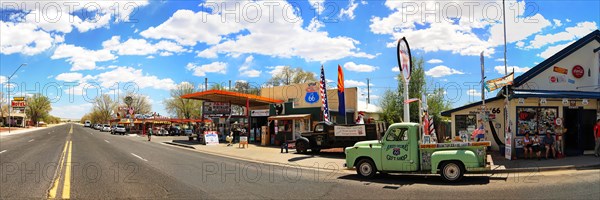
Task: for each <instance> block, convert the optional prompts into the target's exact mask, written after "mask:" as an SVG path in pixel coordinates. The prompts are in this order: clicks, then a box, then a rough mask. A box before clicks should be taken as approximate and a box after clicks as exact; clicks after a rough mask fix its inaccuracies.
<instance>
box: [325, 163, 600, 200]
mask: <svg viewBox="0 0 600 200" xmlns="http://www.w3.org/2000/svg"><path fill="white" fill-rule="evenodd" d="M340 179H344V180H351V181H353V182H343V183H344V184H341V185H347V186H342V187H338V188H335V190H334V191H332V192H331V194H332V195H333V196H329V197H328V198H335V199H337V198H354V199H361V198H373V197H376V198H378V199H399V198H400V199H404V198H419V199H439V198H441V197H443V198H444V199H464V198H469V199H472V198H476V199H597V197H598V196H599V195H600V170H598V169H595V170H577V171H576V170H572V171H562V172H552V173H545V172H542V173H540V172H535V173H514V174H498V175H493V176H491V175H489V176H484V175H469V176H467V177H465V178H464V180H462V181H461V182H459V183H445V182H443V181H442V180H441V178H440V177H439V176H429V177H426V176H417V175H396V174H389V175H378V176H376V177H375V178H374V179H370V180H365V179H361V178H359V177H358V175H345V176H342V177H340ZM347 188H354V189H352V190H348V191H352V192H348V193H344V191H346V189H347ZM359 191H363V192H359ZM373 195H376V196H373Z"/></svg>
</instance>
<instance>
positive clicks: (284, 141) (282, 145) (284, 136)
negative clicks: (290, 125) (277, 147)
mask: <svg viewBox="0 0 600 200" xmlns="http://www.w3.org/2000/svg"><path fill="white" fill-rule="evenodd" d="M281 134H283V141H282V142H281V153H283V149H284V148H285V153H288V142H287V134H286V133H281Z"/></svg>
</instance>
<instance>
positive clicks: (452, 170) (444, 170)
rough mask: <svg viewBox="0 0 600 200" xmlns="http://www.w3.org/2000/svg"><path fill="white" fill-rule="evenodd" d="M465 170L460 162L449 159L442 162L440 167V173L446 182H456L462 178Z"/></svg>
mask: <svg viewBox="0 0 600 200" xmlns="http://www.w3.org/2000/svg"><path fill="white" fill-rule="evenodd" d="M464 173H465V170H464V169H463V167H462V164H461V163H458V162H455V161H450V162H445V163H444V164H442V167H441V169H440V175H441V176H442V178H443V179H444V181H447V182H456V181H459V180H460V179H462V177H463V175H464Z"/></svg>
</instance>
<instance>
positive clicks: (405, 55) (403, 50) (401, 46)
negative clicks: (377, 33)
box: [397, 37, 412, 81]
mask: <svg viewBox="0 0 600 200" xmlns="http://www.w3.org/2000/svg"><path fill="white" fill-rule="evenodd" d="M397 51H398V52H397V53H398V67H399V68H400V71H401V72H402V77H404V81H409V80H410V75H411V73H412V63H411V60H410V59H411V54H410V48H409V46H408V41H406V38H405V37H403V38H402V39H400V40H398V47H397Z"/></svg>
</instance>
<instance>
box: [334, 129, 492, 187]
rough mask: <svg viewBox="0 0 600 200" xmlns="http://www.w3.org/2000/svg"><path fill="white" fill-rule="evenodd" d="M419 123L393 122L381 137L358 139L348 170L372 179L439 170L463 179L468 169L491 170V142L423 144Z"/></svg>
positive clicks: (449, 177)
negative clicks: (368, 139) (488, 164)
mask: <svg viewBox="0 0 600 200" xmlns="http://www.w3.org/2000/svg"><path fill="white" fill-rule="evenodd" d="M420 127H421V126H420V125H419V124H417V123H396V124H392V125H391V126H390V127H389V128H388V130H387V131H386V133H385V135H384V136H383V137H382V138H381V139H380V140H371V141H362V142H357V143H356V144H354V146H352V147H347V148H346V149H345V151H344V153H345V154H346V164H345V166H346V167H347V168H348V169H352V168H356V172H357V174H359V175H360V176H363V177H366V178H371V177H373V176H374V175H375V174H376V173H377V172H383V173H417V174H437V173H439V174H440V175H441V176H442V178H443V179H444V180H445V181H449V182H454V181H459V180H460V179H461V178H462V177H463V175H464V173H465V172H468V171H483V170H488V169H489V166H487V160H486V159H487V155H486V148H487V146H490V144H491V143H490V142H489V141H483V142H459V143H437V144H436V143H433V144H421V143H420V136H421V134H420V130H421V128H420Z"/></svg>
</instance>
